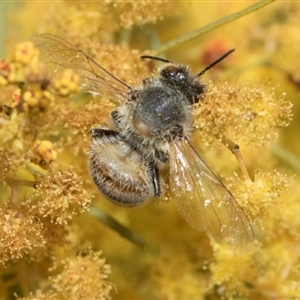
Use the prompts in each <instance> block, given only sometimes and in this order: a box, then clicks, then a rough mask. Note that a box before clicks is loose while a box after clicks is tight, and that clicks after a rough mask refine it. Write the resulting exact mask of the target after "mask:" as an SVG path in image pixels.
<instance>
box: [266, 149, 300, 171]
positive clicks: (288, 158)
mask: <svg viewBox="0 0 300 300" xmlns="http://www.w3.org/2000/svg"><path fill="white" fill-rule="evenodd" d="M271 151H272V153H273V154H274V155H275V156H277V157H278V158H279V159H281V160H283V161H284V162H285V163H286V164H288V165H289V166H291V167H292V168H293V169H294V170H296V171H297V172H300V158H299V157H297V156H296V155H295V154H293V153H291V152H290V151H288V150H287V149H285V148H284V147H282V146H280V145H278V144H274V145H272V147H271Z"/></svg>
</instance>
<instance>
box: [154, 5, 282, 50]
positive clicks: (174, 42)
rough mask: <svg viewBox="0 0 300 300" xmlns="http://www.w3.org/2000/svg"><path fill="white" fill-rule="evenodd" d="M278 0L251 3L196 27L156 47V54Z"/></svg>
mask: <svg viewBox="0 0 300 300" xmlns="http://www.w3.org/2000/svg"><path fill="white" fill-rule="evenodd" d="M275 1H276V0H261V1H259V2H257V3H255V4H253V5H250V6H248V7H246V8H245V9H243V10H241V11H239V12H236V13H234V14H231V15H229V16H227V17H224V18H222V19H220V20H217V21H215V22H213V23H210V24H208V25H206V26H204V27H201V28H199V29H196V30H194V31H190V32H188V33H186V34H184V35H182V36H180V37H177V38H176V39H174V40H171V41H169V42H167V43H166V44H164V45H161V46H160V47H159V48H158V49H156V55H158V54H161V53H163V52H165V51H167V50H170V49H172V48H175V47H177V46H179V45H182V44H184V43H187V42H189V41H192V40H194V39H196V38H198V37H200V36H202V35H204V34H205V33H208V32H210V31H213V30H214V29H216V28H218V27H220V26H223V25H225V24H227V23H230V22H232V21H235V20H237V19H239V18H241V17H243V16H246V15H248V14H250V13H252V12H254V11H256V10H258V9H260V8H262V7H264V6H266V5H269V4H271V3H272V2H275Z"/></svg>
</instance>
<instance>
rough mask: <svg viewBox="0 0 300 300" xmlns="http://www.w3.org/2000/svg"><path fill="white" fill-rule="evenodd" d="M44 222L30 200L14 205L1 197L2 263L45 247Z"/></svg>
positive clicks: (0, 255) (0, 234)
mask: <svg viewBox="0 0 300 300" xmlns="http://www.w3.org/2000/svg"><path fill="white" fill-rule="evenodd" d="M42 231H43V223H42V222H41V221H40V220H39V219H37V218H36V217H35V215H34V214H33V212H32V211H31V204H30V201H24V202H17V203H15V204H14V205H13V206H11V205H8V203H5V202H4V201H3V200H2V199H1V207H0V240H1V244H0V263H2V264H5V263H7V262H8V261H10V260H17V259H20V258H21V257H23V256H24V255H26V254H30V253H32V252H34V251H33V250H34V249H36V248H43V247H44V245H45V243H46V241H45V239H44V237H43V235H42Z"/></svg>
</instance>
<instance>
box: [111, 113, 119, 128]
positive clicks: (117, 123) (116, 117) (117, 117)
mask: <svg viewBox="0 0 300 300" xmlns="http://www.w3.org/2000/svg"><path fill="white" fill-rule="evenodd" d="M111 117H112V119H113V121H114V122H115V124H116V125H119V124H120V114H119V112H118V111H116V110H114V111H113V112H112V113H111Z"/></svg>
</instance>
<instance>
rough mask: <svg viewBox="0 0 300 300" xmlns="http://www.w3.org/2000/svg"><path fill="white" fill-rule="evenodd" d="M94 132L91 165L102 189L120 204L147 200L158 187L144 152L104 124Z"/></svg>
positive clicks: (91, 169)
mask: <svg viewBox="0 0 300 300" xmlns="http://www.w3.org/2000/svg"><path fill="white" fill-rule="evenodd" d="M97 130H98V131H99V132H101V134H98V133H97ZM94 132H95V133H92V136H93V142H92V147H91V152H90V160H89V168H90V173H91V176H92V178H93V180H94V182H95V184H96V185H97V187H98V188H99V190H100V191H101V192H102V193H103V194H104V195H106V196H107V197H108V198H109V200H110V201H111V202H113V203H114V204H117V205H121V206H129V207H130V206H139V205H143V204H145V203H147V202H148V201H149V200H150V199H151V198H152V197H154V196H155V191H154V187H153V183H152V181H153V180H152V173H151V172H152V171H151V168H150V167H149V166H148V165H147V163H146V162H145V161H144V159H143V157H142V155H141V153H140V152H139V151H138V150H135V149H133V148H132V146H131V145H130V144H129V143H128V142H126V141H125V140H124V139H123V138H122V137H121V136H120V135H119V134H118V133H117V132H113V131H111V130H107V131H106V130H104V129H100V128H99V129H97V128H95V129H94ZM105 132H107V134H105Z"/></svg>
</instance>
